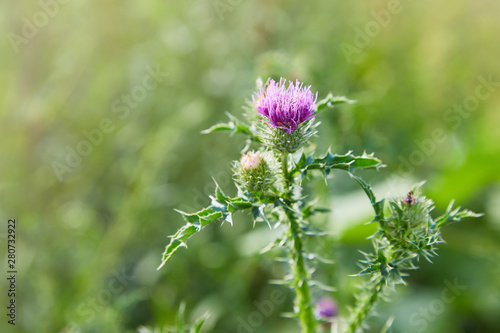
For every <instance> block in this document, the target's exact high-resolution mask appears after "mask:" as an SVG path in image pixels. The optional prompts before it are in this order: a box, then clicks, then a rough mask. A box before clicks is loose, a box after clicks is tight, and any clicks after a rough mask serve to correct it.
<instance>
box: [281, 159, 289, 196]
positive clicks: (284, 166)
mask: <svg viewBox="0 0 500 333" xmlns="http://www.w3.org/2000/svg"><path fill="white" fill-rule="evenodd" d="M281 169H282V170H283V178H284V180H285V195H288V193H289V192H290V178H289V175H288V153H286V152H283V153H281Z"/></svg>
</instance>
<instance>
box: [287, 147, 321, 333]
mask: <svg viewBox="0 0 500 333" xmlns="http://www.w3.org/2000/svg"><path fill="white" fill-rule="evenodd" d="M281 163H282V169H283V177H284V179H285V191H284V195H283V196H284V199H285V200H287V201H289V202H293V200H292V199H291V198H290V197H291V196H290V192H291V188H290V178H289V174H288V154H287V153H283V154H282V155H281ZM285 209H286V215H287V217H288V222H289V228H290V230H289V236H288V237H289V241H290V244H291V246H290V257H291V262H292V273H293V287H294V289H295V297H296V299H295V301H296V306H297V307H298V313H297V315H298V318H299V321H300V323H301V326H302V332H303V333H314V332H316V320H315V319H314V314H313V309H312V306H311V294H310V291H309V273H308V272H307V269H306V265H305V260H304V255H303V244H302V238H301V236H302V232H301V230H300V227H299V224H298V222H297V219H296V216H295V214H294V212H293V211H292V210H290V209H289V208H288V207H287V208H285Z"/></svg>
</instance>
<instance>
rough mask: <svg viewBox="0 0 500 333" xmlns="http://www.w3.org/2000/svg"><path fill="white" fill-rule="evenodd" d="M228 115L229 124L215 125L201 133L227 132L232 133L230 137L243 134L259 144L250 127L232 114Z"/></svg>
mask: <svg viewBox="0 0 500 333" xmlns="http://www.w3.org/2000/svg"><path fill="white" fill-rule="evenodd" d="M226 115H227V116H228V117H229V121H228V122H227V123H219V124H215V125H213V126H212V127H210V128H207V129H206V130H203V131H201V133H202V134H210V133H213V132H225V131H228V132H230V135H234V134H237V133H241V134H246V135H248V136H250V138H251V139H252V141H255V142H259V139H258V138H257V137H256V136H255V135H254V133H253V132H252V130H251V128H250V125H248V124H245V123H244V122H242V121H240V120H239V119H238V118H236V117H235V116H233V115H232V114H230V113H226Z"/></svg>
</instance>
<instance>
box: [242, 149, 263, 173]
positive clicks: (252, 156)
mask: <svg viewBox="0 0 500 333" xmlns="http://www.w3.org/2000/svg"><path fill="white" fill-rule="evenodd" d="M262 160H263V158H262V156H260V155H259V154H258V153H254V152H253V151H249V152H248V153H247V154H246V155H243V156H241V160H240V164H241V167H242V168H243V170H245V171H251V170H256V169H257V168H258V167H259V166H261V165H262Z"/></svg>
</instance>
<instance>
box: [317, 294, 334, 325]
mask: <svg viewBox="0 0 500 333" xmlns="http://www.w3.org/2000/svg"><path fill="white" fill-rule="evenodd" d="M316 313H317V315H318V317H320V318H321V319H323V320H327V321H330V320H332V319H333V318H335V317H336V316H337V314H338V308H337V303H336V302H335V301H334V300H333V299H332V298H330V297H323V298H321V299H320V300H318V301H317V302H316Z"/></svg>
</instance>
